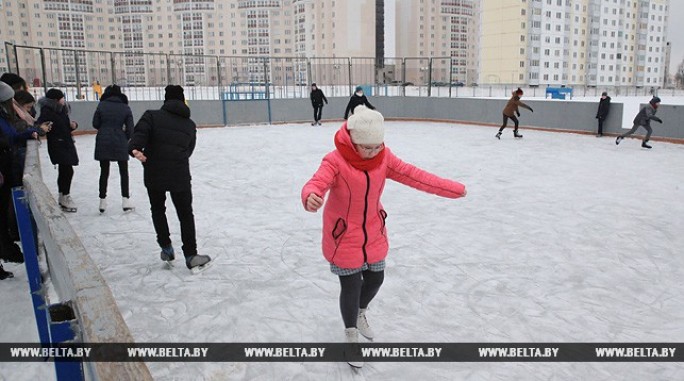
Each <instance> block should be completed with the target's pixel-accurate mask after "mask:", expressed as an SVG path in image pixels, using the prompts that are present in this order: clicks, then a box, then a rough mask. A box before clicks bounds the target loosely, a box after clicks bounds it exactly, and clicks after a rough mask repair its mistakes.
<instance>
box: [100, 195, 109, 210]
mask: <svg viewBox="0 0 684 381" xmlns="http://www.w3.org/2000/svg"><path fill="white" fill-rule="evenodd" d="M106 209H107V199H106V198H101V199H100V213H104V212H105V210H106Z"/></svg>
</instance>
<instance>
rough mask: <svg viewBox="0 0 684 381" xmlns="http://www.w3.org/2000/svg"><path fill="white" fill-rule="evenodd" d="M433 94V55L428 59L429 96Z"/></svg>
mask: <svg viewBox="0 0 684 381" xmlns="http://www.w3.org/2000/svg"><path fill="white" fill-rule="evenodd" d="M431 95H432V57H430V58H429V60H428V97H429V96H431Z"/></svg>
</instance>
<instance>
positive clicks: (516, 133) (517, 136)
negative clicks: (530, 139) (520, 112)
mask: <svg viewBox="0 0 684 381" xmlns="http://www.w3.org/2000/svg"><path fill="white" fill-rule="evenodd" d="M513 137H514V138H522V135H520V134H519V133H518V130H513Z"/></svg>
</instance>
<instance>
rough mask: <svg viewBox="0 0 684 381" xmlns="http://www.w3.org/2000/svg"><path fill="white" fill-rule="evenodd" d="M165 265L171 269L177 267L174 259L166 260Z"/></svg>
mask: <svg viewBox="0 0 684 381" xmlns="http://www.w3.org/2000/svg"><path fill="white" fill-rule="evenodd" d="M164 266H165V267H166V268H167V269H169V270H171V269H172V268H174V267H176V265H175V264H174V263H173V261H164Z"/></svg>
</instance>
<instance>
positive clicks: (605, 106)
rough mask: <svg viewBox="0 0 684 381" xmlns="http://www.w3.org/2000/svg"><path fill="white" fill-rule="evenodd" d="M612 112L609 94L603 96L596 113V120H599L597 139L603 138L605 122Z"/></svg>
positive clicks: (605, 93)
mask: <svg viewBox="0 0 684 381" xmlns="http://www.w3.org/2000/svg"><path fill="white" fill-rule="evenodd" d="M609 111H610V97H609V96H608V93H607V92H605V91H604V92H603V93H602V94H601V100H599V105H598V110H597V111H596V119H598V132H597V133H596V137H597V138H600V137H601V136H603V121H604V120H606V118H607V117H608V112H609Z"/></svg>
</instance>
